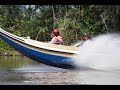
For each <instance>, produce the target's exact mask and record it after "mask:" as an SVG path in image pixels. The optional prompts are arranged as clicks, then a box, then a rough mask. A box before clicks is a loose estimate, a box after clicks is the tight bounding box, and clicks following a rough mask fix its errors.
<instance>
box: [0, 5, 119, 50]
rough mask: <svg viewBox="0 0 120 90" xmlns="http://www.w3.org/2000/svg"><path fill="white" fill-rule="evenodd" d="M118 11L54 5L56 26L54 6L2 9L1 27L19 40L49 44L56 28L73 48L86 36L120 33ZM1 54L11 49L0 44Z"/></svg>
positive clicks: (8, 6)
mask: <svg viewBox="0 0 120 90" xmlns="http://www.w3.org/2000/svg"><path fill="white" fill-rule="evenodd" d="M118 11H119V6H118V5H116V6H115V5H113V6H112V5H54V13H55V17H56V19H57V20H56V22H55V24H54V21H53V9H52V5H0V27H1V28H3V29H5V30H7V31H9V32H11V33H13V34H15V35H18V36H22V37H27V36H30V37H31V38H32V39H37V40H39V41H43V42H44V41H45V42H46V41H49V40H50V39H51V38H50V33H51V31H52V30H53V28H54V26H57V27H59V29H60V34H61V36H62V37H63V40H64V44H65V45H71V44H72V43H75V42H77V41H78V40H80V36H81V35H82V34H83V33H87V34H89V35H90V36H91V37H92V36H94V35H98V34H102V33H108V32H113V31H117V30H118V31H119V22H120V19H119V16H120V14H119V12H118ZM101 15H103V17H101ZM105 24H106V25H105ZM0 50H10V46H8V45H7V44H6V43H5V42H4V41H2V40H0Z"/></svg>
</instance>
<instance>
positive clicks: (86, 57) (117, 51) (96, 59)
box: [0, 34, 120, 85]
mask: <svg viewBox="0 0 120 90" xmlns="http://www.w3.org/2000/svg"><path fill="white" fill-rule="evenodd" d="M79 49H80V50H79V52H78V56H76V59H75V63H76V65H78V66H79V67H80V70H68V69H61V68H56V67H52V66H48V65H44V64H41V63H38V62H36V61H33V60H31V59H29V58H27V57H25V56H0V85H82V84H84V85H120V35H119V34H108V35H101V36H97V37H94V38H93V39H92V40H88V41H86V42H85V43H84V44H83V45H82V46H81V47H80V48H79Z"/></svg>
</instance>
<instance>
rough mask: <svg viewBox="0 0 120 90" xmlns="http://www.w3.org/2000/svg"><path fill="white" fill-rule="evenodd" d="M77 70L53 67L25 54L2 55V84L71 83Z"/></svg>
mask: <svg viewBox="0 0 120 90" xmlns="http://www.w3.org/2000/svg"><path fill="white" fill-rule="evenodd" d="M76 73H77V72H76V71H73V70H67V69H61V68H56V67H51V66H48V65H44V64H41V63H38V62H36V61H33V60H31V59H29V58H27V57H25V56H14V57H13V56H0V84H1V85H66V84H67V85H69V84H70V85H71V84H79V83H77V82H76V81H75V78H74V77H75V75H76Z"/></svg>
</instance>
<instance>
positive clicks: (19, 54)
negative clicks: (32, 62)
mask: <svg viewBox="0 0 120 90" xmlns="http://www.w3.org/2000/svg"><path fill="white" fill-rule="evenodd" d="M0 56H22V54H21V53H19V52H17V51H0Z"/></svg>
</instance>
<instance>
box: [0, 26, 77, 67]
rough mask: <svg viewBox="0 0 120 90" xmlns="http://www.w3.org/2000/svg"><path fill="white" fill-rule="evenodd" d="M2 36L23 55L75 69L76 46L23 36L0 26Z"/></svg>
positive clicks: (56, 65)
mask: <svg viewBox="0 0 120 90" xmlns="http://www.w3.org/2000/svg"><path fill="white" fill-rule="evenodd" d="M0 38H2V39H3V40H4V41H5V42H6V43H8V44H9V45H10V46H12V47H13V48H14V49H15V50H17V51H18V52H20V53H22V54H23V55H25V56H27V57H29V58H31V59H33V60H35V61H38V62H40V63H43V64H47V65H50V66H54V67H59V68H64V69H75V68H76V65H75V63H74V57H75V55H76V54H77V52H78V48H77V47H75V46H65V45H55V44H49V43H44V42H39V41H36V40H33V39H30V38H29V37H27V38H23V37H19V36H16V35H13V34H12V33H9V32H7V31H5V30H3V29H1V28H0Z"/></svg>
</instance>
